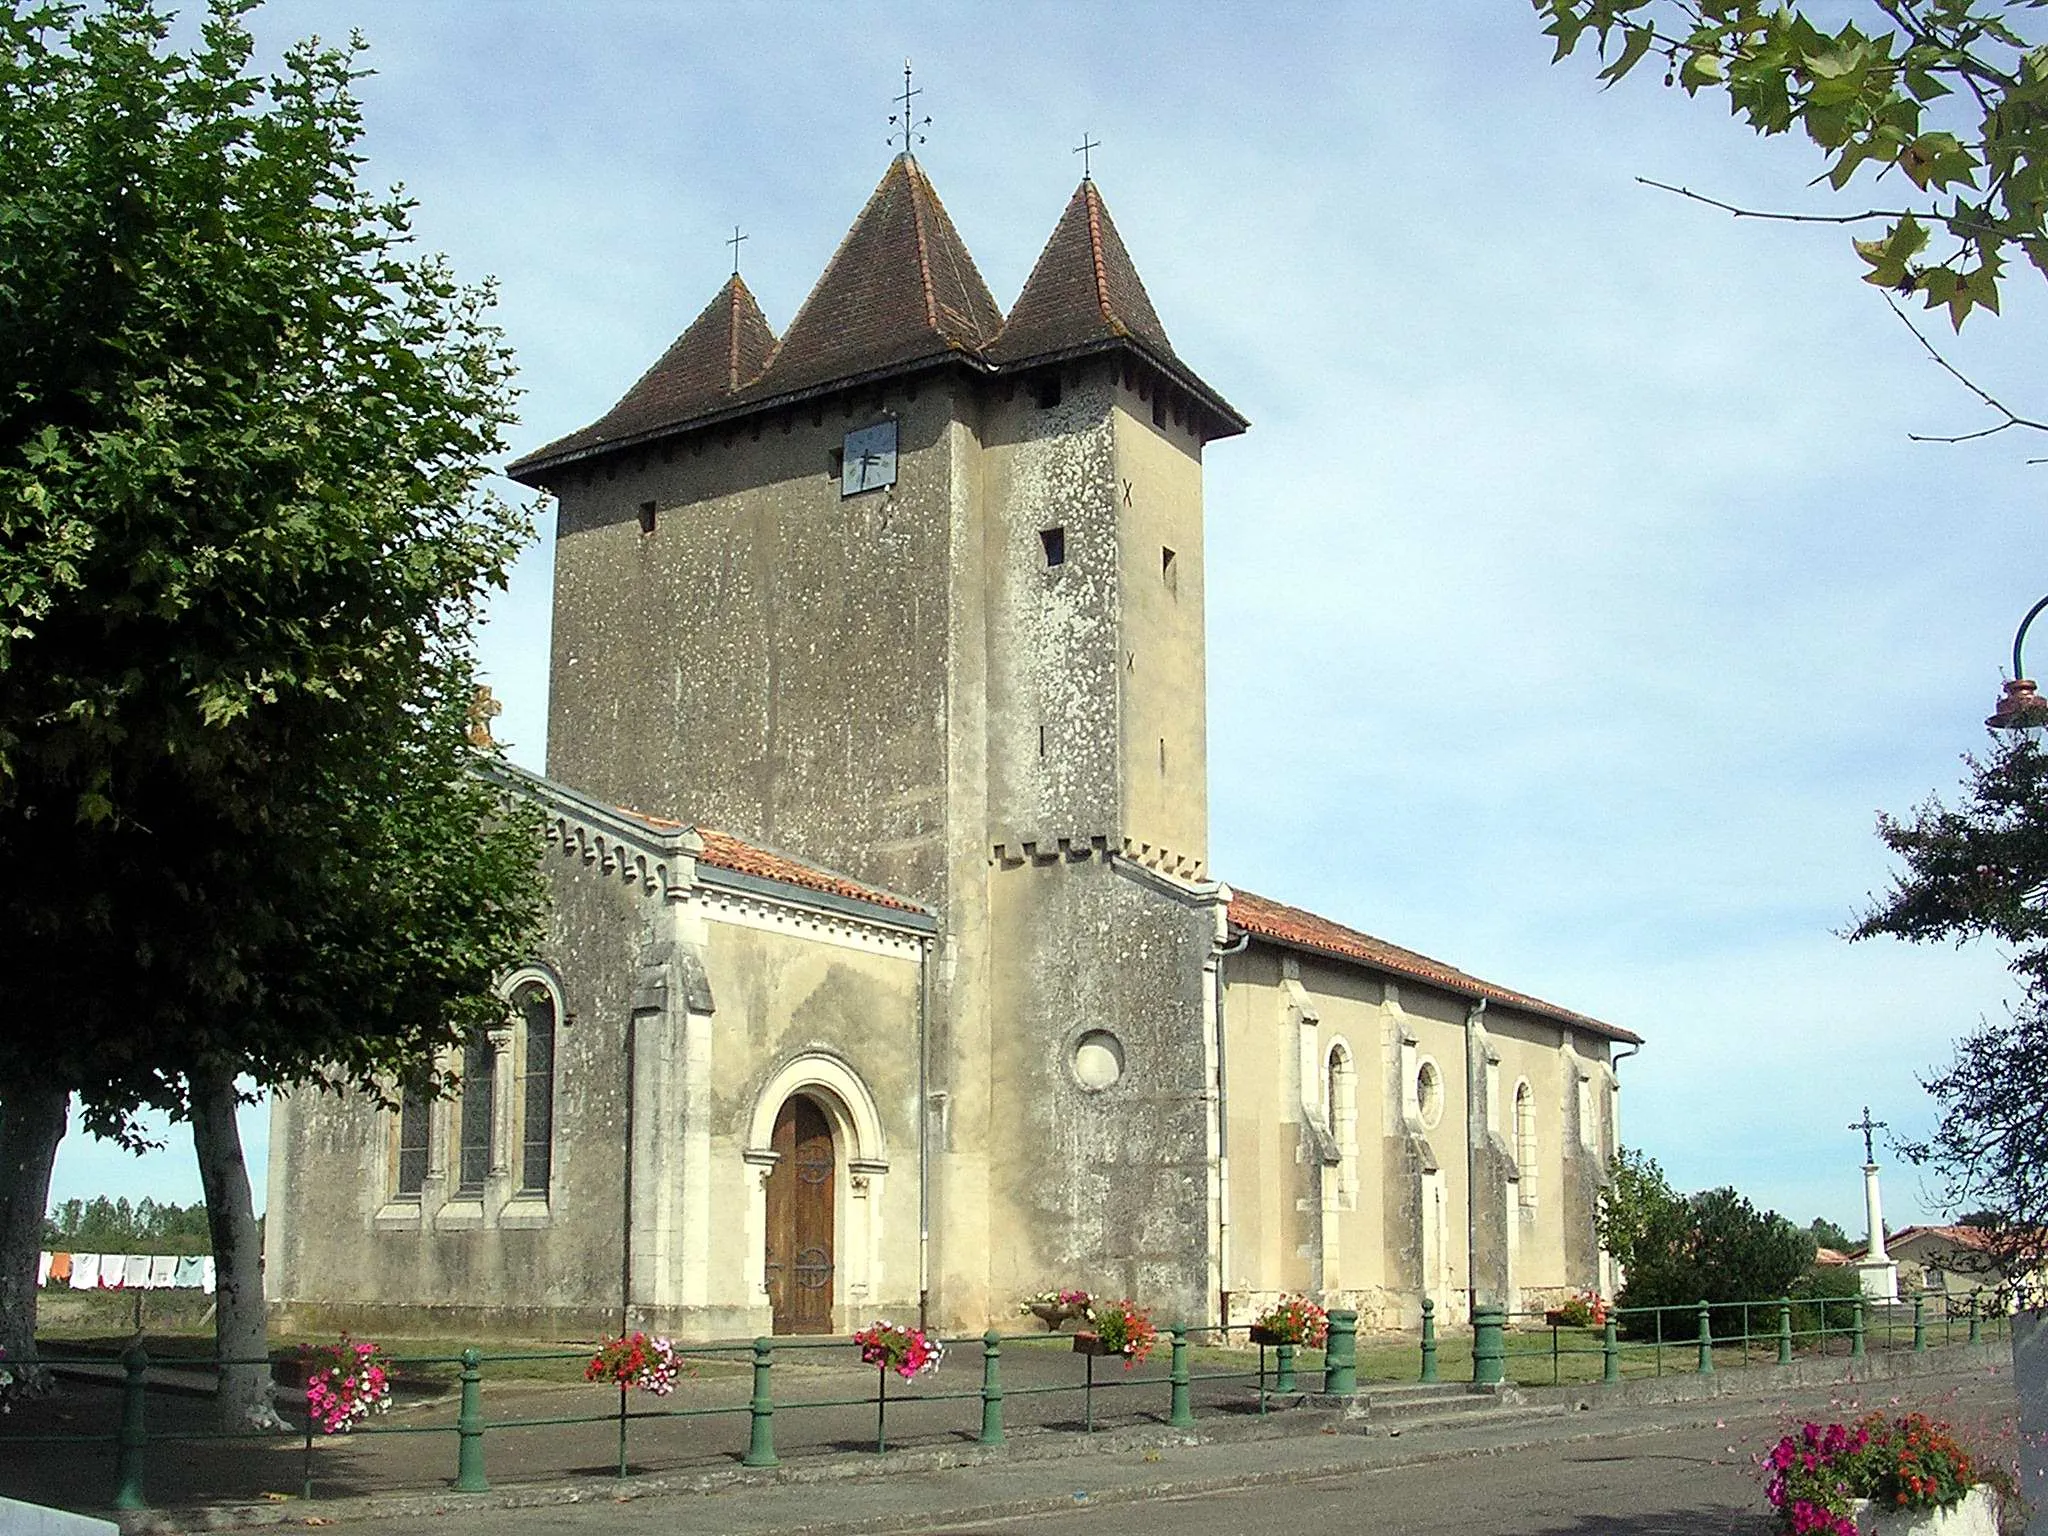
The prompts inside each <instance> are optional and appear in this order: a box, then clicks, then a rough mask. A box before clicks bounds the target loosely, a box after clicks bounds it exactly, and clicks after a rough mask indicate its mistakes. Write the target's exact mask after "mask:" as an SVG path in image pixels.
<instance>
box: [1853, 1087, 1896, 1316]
mask: <svg viewBox="0 0 2048 1536" xmlns="http://www.w3.org/2000/svg"><path fill="white" fill-rule="evenodd" d="M1849 1129H1850V1130H1852V1131H1861V1132H1862V1133H1863V1220H1864V1231H1865V1232H1866V1233H1868V1234H1869V1241H1868V1242H1867V1243H1866V1244H1865V1245H1864V1249H1863V1257H1862V1258H1860V1259H1858V1260H1857V1261H1856V1273H1857V1275H1858V1277H1859V1278H1861V1280H1862V1281H1863V1294H1864V1295H1866V1296H1868V1297H1869V1298H1870V1299H1871V1300H1873V1301H1897V1300H1898V1299H1899V1263H1898V1260H1896V1259H1894V1258H1893V1257H1892V1256H1891V1255H1890V1254H1888V1253H1886V1252H1885V1251H1884V1201H1883V1200H1882V1199H1881V1198H1880V1197H1879V1195H1878V1192H1877V1152H1876V1149H1875V1145H1874V1143H1873V1142H1872V1141H1871V1133H1872V1132H1873V1131H1882V1130H1886V1129H1888V1127H1887V1125H1886V1124H1885V1122H1884V1121H1882V1120H1873V1119H1871V1118H1870V1106H1869V1105H1868V1104H1866V1105H1864V1106H1863V1118H1862V1119H1861V1120H1857V1121H1853V1122H1852V1123H1851V1124H1850V1126H1849Z"/></svg>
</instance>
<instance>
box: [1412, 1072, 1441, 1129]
mask: <svg viewBox="0 0 2048 1536" xmlns="http://www.w3.org/2000/svg"><path fill="white" fill-rule="evenodd" d="M1415 1108H1416V1112H1417V1113H1418V1114H1420V1115H1421V1116H1422V1124H1423V1126H1424V1127H1425V1128H1426V1129H1428V1130H1432V1131H1433V1130H1435V1129H1436V1127H1437V1122H1438V1121H1439V1120H1441V1119H1443V1117H1444V1075H1443V1073H1441V1072H1439V1071H1438V1070H1437V1066H1436V1063H1435V1062H1433V1061H1425V1062H1424V1063H1423V1064H1422V1065H1421V1066H1420V1067H1418V1068H1416V1070H1415Z"/></svg>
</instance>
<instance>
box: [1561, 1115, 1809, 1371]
mask: <svg viewBox="0 0 2048 1536" xmlns="http://www.w3.org/2000/svg"><path fill="white" fill-rule="evenodd" d="M1599 1220H1600V1239H1601V1242H1602V1243H1603V1244H1604V1245H1605V1246H1606V1248H1607V1250H1608V1252H1610V1253H1612V1254H1613V1255H1614V1257H1615V1259H1616V1261H1617V1262H1619V1263H1620V1265H1621V1267H1622V1272H1623V1275H1624V1283H1623V1285H1622V1289H1621V1294H1620V1296H1619V1297H1618V1298H1617V1300H1618V1301H1619V1303H1620V1304H1621V1305H1622V1306H1623V1307H1690V1306H1693V1305H1695V1304H1696V1303H1698V1302H1701V1301H1708V1302H1741V1301H1766V1300H1771V1299H1773V1298H1776V1297H1780V1296H1784V1295H1787V1294H1789V1293H1790V1291H1791V1289H1792V1287H1793V1285H1794V1284H1795V1282H1797V1281H1798V1280H1799V1278H1800V1277H1801V1276H1802V1275H1804V1274H1805V1272H1806V1271H1807V1269H1808V1268H1809V1267H1810V1266H1811V1265H1812V1263H1813V1255H1814V1241H1813V1237H1812V1235H1811V1234H1810V1233H1807V1232H1803V1231H1801V1230H1800V1229H1799V1228H1798V1227H1796V1226H1794V1225H1793V1224H1792V1223H1791V1222H1789V1221H1787V1220H1786V1219H1785V1218H1784V1217H1783V1216H1780V1215H1779V1214H1778V1213H1777V1212H1776V1211H1759V1210H1758V1209H1757V1208H1756V1207H1755V1206H1753V1205H1752V1204H1750V1202H1749V1201H1748V1200H1746V1199H1744V1198H1743V1197H1742V1196H1741V1195H1739V1194H1737V1193H1736V1192H1735V1191H1734V1190H1732V1189H1725V1188H1724V1189H1709V1190H1702V1191H1701V1192H1700V1193H1698V1194H1695V1195H1680V1194H1678V1193H1677V1192H1676V1191H1674V1190H1673V1189H1672V1188H1671V1185H1670V1182H1669V1181H1668V1180H1667V1179H1666V1178H1665V1177H1664V1172H1663V1170H1662V1169H1661V1168H1659V1167H1658V1166H1657V1163H1656V1160H1655V1159H1654V1158H1650V1157H1647V1156H1645V1155H1644V1154H1642V1153H1641V1152H1638V1151H1634V1150H1632V1149H1629V1148H1623V1149H1622V1150H1621V1152H1620V1153H1618V1154H1617V1156H1616V1158H1615V1165H1614V1169H1613V1172H1612V1175H1611V1181H1610V1184H1609V1187H1608V1189H1607V1190H1606V1191H1605V1193H1603V1195H1602V1197H1601V1202H1600V1218H1599ZM1740 1318H1741V1313H1740V1311H1739V1310H1738V1309H1728V1310H1726V1311H1722V1310H1718V1309H1717V1311H1716V1314H1715V1319H1714V1325H1713V1326H1714V1328H1715V1331H1716V1332H1717V1333H1718V1332H1721V1331H1724V1330H1727V1329H1730V1328H1734V1327H1737V1326H1739V1324H1740ZM1621 1321H1622V1326H1623V1327H1624V1328H1626V1329H1628V1330H1629V1331H1630V1332H1631V1333H1639V1334H1644V1335H1648V1334H1651V1333H1654V1332H1655V1331H1656V1326H1657V1325H1656V1322H1655V1320H1654V1318H1652V1317H1647V1316H1638V1317H1627V1316H1624V1317H1623V1318H1622V1320H1621ZM1674 1327H1678V1328H1681V1329H1683V1330H1684V1331H1688V1332H1689V1331H1690V1330H1689V1325H1688V1324H1686V1322H1685V1320H1684V1319H1680V1320H1679V1321H1678V1322H1676V1323H1674V1322H1673V1320H1672V1319H1670V1318H1668V1317H1667V1318H1666V1319H1665V1320H1664V1336H1665V1337H1667V1338H1668V1337H1670V1336H1671V1333H1672V1329H1673V1328H1674Z"/></svg>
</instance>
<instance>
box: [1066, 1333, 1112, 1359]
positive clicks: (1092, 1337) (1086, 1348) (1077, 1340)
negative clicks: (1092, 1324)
mask: <svg viewBox="0 0 2048 1536" xmlns="http://www.w3.org/2000/svg"><path fill="white" fill-rule="evenodd" d="M1074 1353H1075V1354H1077V1355H1121V1354H1122V1353H1123V1351H1122V1350H1120V1349H1112V1348H1110V1346H1109V1345H1107V1344H1105V1343H1103V1342H1102V1338H1101V1335H1099V1334H1093V1333H1086V1332H1083V1333H1077V1334H1075V1335H1074Z"/></svg>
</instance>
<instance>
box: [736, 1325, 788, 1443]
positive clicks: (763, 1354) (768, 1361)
mask: <svg viewBox="0 0 2048 1536" xmlns="http://www.w3.org/2000/svg"><path fill="white" fill-rule="evenodd" d="M774 1363H775V1345H774V1344H773V1343H772V1342H771V1341H770V1340H767V1339H756V1340H754V1397H753V1401H751V1402H750V1403H748V1404H747V1408H748V1410H749V1412H751V1413H752V1415H753V1432H752V1433H751V1434H750V1435H749V1436H748V1438H747V1454H746V1455H744V1456H742V1457H741V1458H740V1465H741V1466H743V1467H779V1466H781V1465H782V1463H781V1462H780V1461H779V1460H777V1459H776V1455H775V1397H774V1394H773V1392H772V1391H771V1390H770V1388H769V1386H768V1371H769V1368H770V1367H771V1366H772V1365H773V1364H774Z"/></svg>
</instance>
